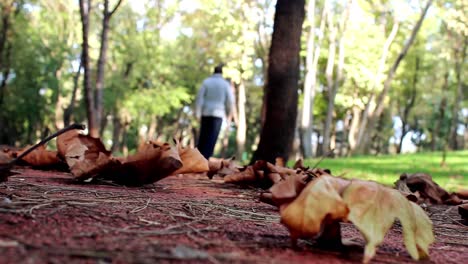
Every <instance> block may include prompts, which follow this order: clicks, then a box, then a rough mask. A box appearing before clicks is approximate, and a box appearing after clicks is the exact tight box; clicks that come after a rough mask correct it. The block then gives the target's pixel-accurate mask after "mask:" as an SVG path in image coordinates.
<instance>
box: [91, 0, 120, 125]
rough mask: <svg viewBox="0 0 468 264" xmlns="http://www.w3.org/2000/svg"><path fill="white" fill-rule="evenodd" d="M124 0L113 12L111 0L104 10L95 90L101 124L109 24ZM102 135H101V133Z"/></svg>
mask: <svg viewBox="0 0 468 264" xmlns="http://www.w3.org/2000/svg"><path fill="white" fill-rule="evenodd" d="M121 3H122V0H119V1H118V2H117V4H116V5H115V7H114V9H112V11H109V0H105V1H104V10H103V17H102V31H101V49H100V51H99V59H98V62H97V77H96V90H95V93H96V94H95V109H96V123H97V124H101V123H102V119H103V115H104V102H103V100H104V91H103V90H104V77H105V76H104V73H105V66H106V60H107V47H108V44H109V29H110V27H109V22H110V19H111V17H112V15H113V14H114V13H115V11H116V10H117V8H119V6H120V4H121ZM99 134H101V133H99Z"/></svg>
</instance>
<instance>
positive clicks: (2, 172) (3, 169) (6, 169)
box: [0, 124, 86, 181]
mask: <svg viewBox="0 0 468 264" xmlns="http://www.w3.org/2000/svg"><path fill="white" fill-rule="evenodd" d="M85 127H86V126H85V125H82V124H72V125H69V126H67V127H65V128H62V129H60V130H59V131H57V132H55V133H54V134H52V135H50V136H48V137H46V138H44V139H42V140H41V141H39V143H37V144H35V145H34V146H32V147H30V148H28V149H27V150H26V151H25V152H23V153H21V155H19V156H18V157H16V158H15V159H13V160H12V161H10V162H8V163H7V164H0V181H1V180H2V179H6V178H7V177H8V176H9V175H8V174H9V173H10V169H11V168H12V167H13V165H15V163H16V162H18V161H19V160H21V159H22V158H24V157H25V156H26V155H28V154H29V153H31V152H32V151H33V150H35V149H37V148H38V147H40V146H41V145H44V144H45V143H47V142H48V141H50V140H51V139H53V138H55V137H58V136H60V135H61V134H63V133H65V132H68V131H70V130H73V129H80V130H83V129H85Z"/></svg>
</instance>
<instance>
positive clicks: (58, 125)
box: [54, 65, 64, 130]
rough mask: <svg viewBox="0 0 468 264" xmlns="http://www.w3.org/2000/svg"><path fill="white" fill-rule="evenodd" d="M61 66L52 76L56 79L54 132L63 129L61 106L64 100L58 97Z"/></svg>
mask: <svg viewBox="0 0 468 264" xmlns="http://www.w3.org/2000/svg"><path fill="white" fill-rule="evenodd" d="M61 67H62V66H61V65H59V67H58V68H57V69H56V70H55V73H54V76H55V78H56V79H57V82H58V85H57V96H56V100H55V130H59V129H62V128H63V127H64V123H63V115H64V113H63V109H64V107H63V104H64V102H63V101H64V98H63V97H62V96H61V95H60V90H61V89H60V79H61V78H62V71H61V70H60V68H61Z"/></svg>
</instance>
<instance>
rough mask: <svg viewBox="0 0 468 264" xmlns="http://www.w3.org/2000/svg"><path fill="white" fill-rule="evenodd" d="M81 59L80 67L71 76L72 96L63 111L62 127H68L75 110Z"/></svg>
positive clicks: (81, 64) (81, 63)
mask: <svg viewBox="0 0 468 264" xmlns="http://www.w3.org/2000/svg"><path fill="white" fill-rule="evenodd" d="M82 58H83V55H82V56H81V58H80V66H78V71H77V72H76V74H75V76H73V90H72V96H71V99H70V104H69V105H68V107H67V108H66V109H65V111H64V113H63V123H64V126H68V125H70V121H71V120H72V117H73V112H74V110H75V104H76V94H77V92H78V83H79V80H80V75H81V68H82V67H83V61H82Z"/></svg>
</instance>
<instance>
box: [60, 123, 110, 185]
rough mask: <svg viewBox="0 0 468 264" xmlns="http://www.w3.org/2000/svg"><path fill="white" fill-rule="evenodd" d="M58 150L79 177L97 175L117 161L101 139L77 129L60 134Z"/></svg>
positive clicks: (73, 172)
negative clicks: (81, 132) (83, 133)
mask: <svg viewBox="0 0 468 264" xmlns="http://www.w3.org/2000/svg"><path fill="white" fill-rule="evenodd" d="M57 150H58V154H59V156H60V157H62V158H63V159H64V160H65V162H66V163H67V164H68V166H69V168H70V171H71V173H72V174H73V175H74V176H75V177H76V178H77V179H86V178H91V177H95V176H97V175H99V174H100V173H102V172H103V171H104V170H105V169H106V168H108V167H110V166H112V165H115V164H116V163H117V162H116V161H114V160H112V159H111V153H110V152H109V151H107V150H106V148H105V147H104V144H103V143H102V142H101V140H100V139H98V138H93V137H91V136H87V135H82V134H80V133H78V131H77V130H71V131H68V132H66V133H64V134H62V135H60V136H58V137H57Z"/></svg>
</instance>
